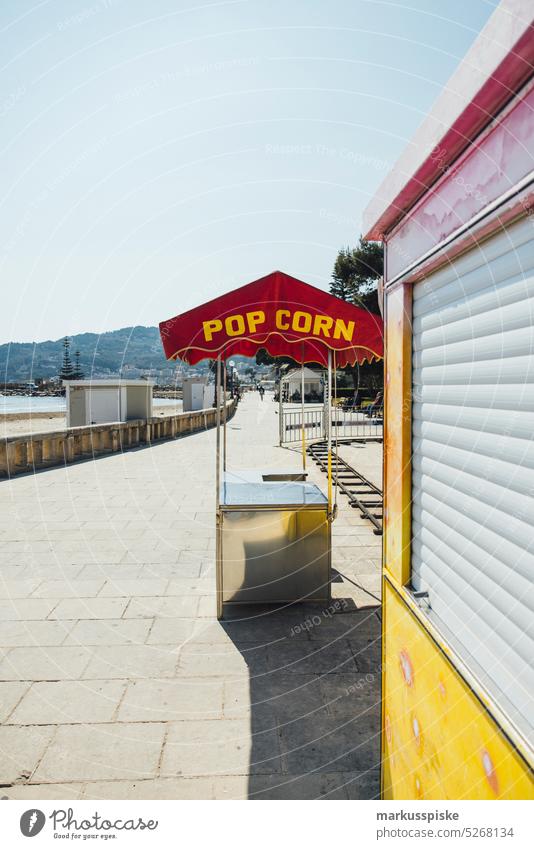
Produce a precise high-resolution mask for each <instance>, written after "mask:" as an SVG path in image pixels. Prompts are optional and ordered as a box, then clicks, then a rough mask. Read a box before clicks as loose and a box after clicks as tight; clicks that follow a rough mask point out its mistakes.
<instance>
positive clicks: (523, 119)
mask: <svg viewBox="0 0 534 849" xmlns="http://www.w3.org/2000/svg"><path fill="white" fill-rule="evenodd" d="M435 156H436V159H438V160H439V156H440V150H439V148H437V150H436V152H435ZM533 169H534V89H530V91H529V92H528V93H527V94H526V96H525V97H524V98H523V99H522V100H520V101H519V102H518V103H517V104H516V106H515V107H514V108H513V109H512V110H511V111H509V112H508V113H507V114H506V115H505V116H504V118H503V119H502V121H500V122H499V123H497V124H496V125H495V126H494V127H493V128H492V130H491V131H490V132H489V133H488V134H487V135H484V136H483V137H482V138H481V141H480V143H479V144H477V143H476V142H475V143H474V144H473V145H472V146H471V148H470V149H469V151H467V152H466V153H465V154H464V156H463V157H462V158H461V159H460V161H459V163H458V165H456V166H454V167H453V168H451V169H449V170H446V169H445V168H444V169H443V170H444V173H443V175H442V177H441V179H440V180H439V181H438V182H437V183H436V184H435V186H434V188H433V189H432V190H431V191H430V192H429V193H428V194H427V195H425V197H424V198H423V199H422V200H421V201H420V202H419V203H418V204H417V205H416V206H415V207H414V209H413V210H412V212H411V213H409V214H408V216H407V217H406V218H405V219H404V220H403V222H402V223H401V224H400V226H399V227H398V229H397V230H396V231H394V233H392V235H391V236H390V238H389V239H388V263H387V274H388V279H389V280H391V279H392V278H393V277H396V276H397V275H398V274H400V273H401V272H402V271H403V270H404V269H405V268H407V267H408V266H409V265H411V264H412V263H413V262H415V261H416V260H417V259H419V258H420V257H422V256H423V255H424V254H425V253H426V252H427V251H429V250H430V249H431V248H433V247H435V246H436V245H438V244H439V243H440V242H442V241H443V240H444V239H446V238H447V237H448V236H450V235H451V233H453V232H454V231H455V230H457V229H458V228H459V227H461V226H462V225H464V224H466V223H467V222H468V221H470V220H471V219H472V218H473V216H474V215H476V214H477V213H478V212H480V210H482V209H483V208H484V207H486V206H487V205H488V204H489V203H491V202H492V201H495V200H497V199H498V198H499V197H501V196H502V195H503V194H504V193H505V192H507V191H509V190H510V189H512V188H513V187H514V186H515V185H517V184H518V183H519V182H520V181H521V180H522V179H523V178H524V177H526V176H527V175H528V174H529V173H530V172H531V171H532V170H533Z"/></svg>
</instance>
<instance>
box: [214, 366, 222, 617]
mask: <svg viewBox="0 0 534 849" xmlns="http://www.w3.org/2000/svg"><path fill="white" fill-rule="evenodd" d="M220 387H221V355H220V354H219V355H218V356H217V372H216V375H215V399H216V422H217V435H216V449H215V455H216V469H215V486H216V494H215V510H216V520H215V521H216V526H215V533H216V536H217V539H216V549H217V562H216V567H215V568H216V570H217V574H216V579H217V618H218V619H221V617H222V613H223V590H222V586H223V585H222V562H221V539H220V537H221V510H220V506H221V505H220V500H221V397H220V396H221V392H220Z"/></svg>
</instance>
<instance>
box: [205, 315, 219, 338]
mask: <svg viewBox="0 0 534 849" xmlns="http://www.w3.org/2000/svg"><path fill="white" fill-rule="evenodd" d="M202 328H203V330H204V339H205V340H206V342H211V340H212V339H213V334H214V333H218V332H219V330H222V321H219V319H218V318H214V319H212V321H203V322H202Z"/></svg>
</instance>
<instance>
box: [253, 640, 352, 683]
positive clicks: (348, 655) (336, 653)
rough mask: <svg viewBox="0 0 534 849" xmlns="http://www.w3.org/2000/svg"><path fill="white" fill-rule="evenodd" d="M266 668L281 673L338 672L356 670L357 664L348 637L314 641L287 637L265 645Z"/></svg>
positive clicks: (335, 673) (332, 673)
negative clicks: (324, 643)
mask: <svg viewBox="0 0 534 849" xmlns="http://www.w3.org/2000/svg"><path fill="white" fill-rule="evenodd" d="M267 663H268V666H269V669H272V670H276V671H281V672H290V673H291V672H293V673H303V672H313V673H315V674H322V675H324V674H330V675H339V674H343V673H346V672H355V671H356V666H355V662H354V657H353V655H352V652H351V648H350V645H349V643H348V641H347V640H339V639H336V640H333V641H331V642H329V643H328V642H327V643H326V645H323V644H322V643H317V642H304V641H298V640H294V641H291V640H286V641H285V642H281V643H277V644H274V645H270V646H269V647H268V648H267Z"/></svg>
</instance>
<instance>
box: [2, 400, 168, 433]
mask: <svg viewBox="0 0 534 849" xmlns="http://www.w3.org/2000/svg"><path fill="white" fill-rule="evenodd" d="M62 400H63V399H62ZM162 400H163V403H161V401H162ZM158 401H159V402H160V403H158ZM153 410H154V416H174V415H176V414H177V413H181V412H182V402H181V401H177V402H176V403H174V404H172V403H168V401H167V400H166V399H158V398H155V399H154V407H153ZM66 427H67V419H66V414H65V411H64V410H54V411H52V410H49V411H44V410H39V411H36V412H34V413H31V412H29V413H28V412H17V413H0V436H22V435H23V434H26V433H49V432H50V431H52V430H65V428H66Z"/></svg>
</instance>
